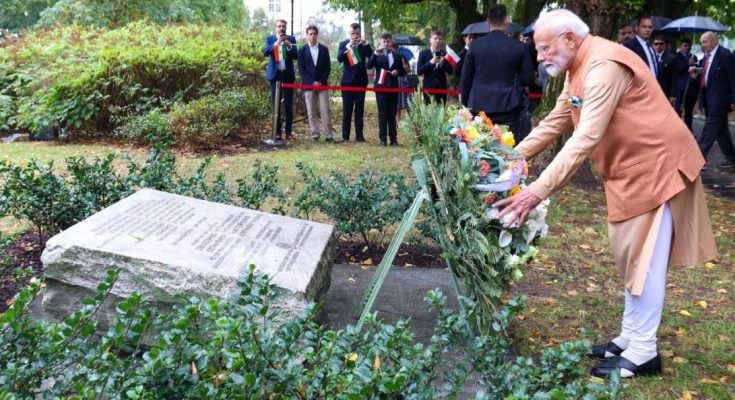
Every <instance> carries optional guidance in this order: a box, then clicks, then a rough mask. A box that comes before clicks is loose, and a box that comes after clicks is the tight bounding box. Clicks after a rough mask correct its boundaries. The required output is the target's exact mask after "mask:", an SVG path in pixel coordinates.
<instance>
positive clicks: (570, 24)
mask: <svg viewBox="0 0 735 400" xmlns="http://www.w3.org/2000/svg"><path fill="white" fill-rule="evenodd" d="M542 27H543V28H547V27H550V28H551V29H553V30H554V34H555V35H561V34H562V33H563V32H572V33H574V35H576V36H577V37H579V38H582V39H583V38H585V37H586V36H587V35H588V34H589V33H590V27H589V26H587V24H585V23H584V21H582V19H581V18H579V17H578V16H577V14H575V13H573V12H571V11H569V10H565V9H559V10H554V11H549V12H548V13H546V14H544V15H542V16H541V17H539V19H538V20H537V21H536V25H535V26H534V30H536V31H538V30H539V28H542Z"/></svg>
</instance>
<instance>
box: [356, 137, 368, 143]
mask: <svg viewBox="0 0 735 400" xmlns="http://www.w3.org/2000/svg"><path fill="white" fill-rule="evenodd" d="M355 141H356V142H360V143H365V142H367V140H365V138H364V137H359V138H356V139H355Z"/></svg>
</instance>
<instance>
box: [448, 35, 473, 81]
mask: <svg viewBox="0 0 735 400" xmlns="http://www.w3.org/2000/svg"><path fill="white" fill-rule="evenodd" d="M476 38H477V35H475V34H474V33H470V34H467V35H462V40H463V41H464V47H463V48H462V51H460V52H459V53H457V55H458V56H459V62H457V66H456V67H455V68H454V75H456V76H457V78H461V77H462V66H463V65H464V59H465V57H467V50H469V48H470V44H471V43H472V41H473V40H475V39H476Z"/></svg>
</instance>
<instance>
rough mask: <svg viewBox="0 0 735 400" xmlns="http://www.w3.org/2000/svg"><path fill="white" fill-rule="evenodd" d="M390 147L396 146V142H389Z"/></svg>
mask: <svg viewBox="0 0 735 400" xmlns="http://www.w3.org/2000/svg"><path fill="white" fill-rule="evenodd" d="M390 146H391V147H398V142H390Z"/></svg>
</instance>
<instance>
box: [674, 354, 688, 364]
mask: <svg viewBox="0 0 735 400" xmlns="http://www.w3.org/2000/svg"><path fill="white" fill-rule="evenodd" d="M671 361H673V362H674V364H686V363H687V360H686V358H683V357H678V356H677V357H674V358H673V359H672V360H671Z"/></svg>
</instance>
